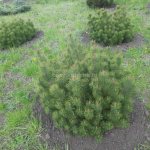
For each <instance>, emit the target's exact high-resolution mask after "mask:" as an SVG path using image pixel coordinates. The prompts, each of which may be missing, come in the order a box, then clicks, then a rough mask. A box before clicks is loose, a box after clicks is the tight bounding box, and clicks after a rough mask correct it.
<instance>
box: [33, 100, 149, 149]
mask: <svg viewBox="0 0 150 150" xmlns="http://www.w3.org/2000/svg"><path fill="white" fill-rule="evenodd" d="M33 115H34V116H35V117H36V118H37V119H38V120H39V121H41V122H42V126H43V128H44V131H43V132H42V133H41V140H42V141H44V142H47V143H48V146H49V149H52V148H54V147H55V146H57V147H59V149H60V150H65V148H66V145H68V147H69V150H134V148H135V146H137V145H138V144H140V143H143V142H144V141H145V140H147V139H149V135H150V134H149V133H148V128H149V130H150V124H149V122H148V120H147V117H146V116H147V115H149V114H148V112H147V111H146V110H145V107H144V104H143V102H140V101H138V100H136V102H135V106H134V112H133V113H132V115H131V124H130V127H129V128H127V129H113V130H111V131H110V132H107V133H106V134H105V136H104V138H103V140H102V141H101V142H97V141H96V140H95V139H94V138H90V137H78V136H71V135H69V134H67V133H65V132H64V131H62V130H59V129H57V128H55V126H54V124H53V121H52V120H51V119H50V115H46V114H45V113H44V110H43V108H42V106H41V104H40V102H39V100H37V101H36V103H35V105H34V106H33Z"/></svg>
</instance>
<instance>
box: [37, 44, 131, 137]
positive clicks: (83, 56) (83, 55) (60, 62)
mask: <svg viewBox="0 0 150 150" xmlns="http://www.w3.org/2000/svg"><path fill="white" fill-rule="evenodd" d="M40 65H41V75H40V78H39V83H38V87H39V88H38V94H40V99H41V103H42V105H43V107H44V109H45V112H46V113H47V114H50V115H51V117H52V119H53V121H54V123H55V125H56V127H58V128H63V129H65V130H66V131H69V132H70V133H72V134H74V135H81V136H93V137H96V138H100V137H101V136H102V135H103V134H104V133H105V132H106V131H108V130H111V129H113V128H116V127H126V126H127V125H128V121H129V114H130V113H131V111H132V98H133V95H134V86H133V84H132V81H131V79H130V74H129V72H128V71H126V70H125V68H124V67H123V65H122V63H121V58H120V57H119V56H118V55H117V54H115V53H112V52H110V51H100V50H93V49H92V50H91V49H87V50H85V48H84V47H82V46H80V45H76V43H75V44H72V45H71V46H70V47H69V48H68V49H67V50H66V51H65V52H64V53H63V54H61V55H60V56H59V57H58V58H57V59H51V60H50V59H44V58H43V57H42V62H41V64H40Z"/></svg>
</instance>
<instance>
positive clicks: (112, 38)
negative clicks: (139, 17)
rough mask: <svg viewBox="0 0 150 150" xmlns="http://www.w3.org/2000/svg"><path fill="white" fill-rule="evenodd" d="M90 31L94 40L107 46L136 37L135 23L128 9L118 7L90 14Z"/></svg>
mask: <svg viewBox="0 0 150 150" xmlns="http://www.w3.org/2000/svg"><path fill="white" fill-rule="evenodd" d="M88 26H89V32H90V36H91V38H92V39H93V40H95V41H96V42H98V43H101V44H103V45H105V46H108V45H117V44H120V43H124V42H129V41H131V40H132V39H133V37H134V31H133V25H132V24H131V21H130V19H129V17H128V16H127V13H126V11H125V10H124V9H123V8H120V7H118V8H117V9H116V11H114V12H113V13H110V12H108V11H106V10H104V9H101V10H98V11H97V13H96V14H95V15H93V16H92V15H90V16H89V22H88Z"/></svg>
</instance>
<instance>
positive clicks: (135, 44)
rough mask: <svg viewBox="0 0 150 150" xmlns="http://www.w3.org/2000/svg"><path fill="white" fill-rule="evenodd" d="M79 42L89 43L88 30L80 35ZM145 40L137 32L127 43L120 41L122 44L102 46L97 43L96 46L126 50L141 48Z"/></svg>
mask: <svg viewBox="0 0 150 150" xmlns="http://www.w3.org/2000/svg"><path fill="white" fill-rule="evenodd" d="M81 42H83V43H84V44H90V42H91V39H90V36H89V33H88V32H84V33H83V34H82V35H81ZM146 42H147V40H146V39H145V38H144V37H143V36H141V35H139V34H137V35H136V36H135V37H134V39H133V40H132V41H131V42H128V43H122V44H119V45H116V46H103V45H100V44H97V46H98V47H99V48H111V49H112V50H122V51H127V50H128V49H130V48H141V47H142V46H143V44H144V43H146Z"/></svg>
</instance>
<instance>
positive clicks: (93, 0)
mask: <svg viewBox="0 0 150 150" xmlns="http://www.w3.org/2000/svg"><path fill="white" fill-rule="evenodd" d="M113 3H114V0H87V5H88V6H89V7H110V6H112V5H113Z"/></svg>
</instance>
